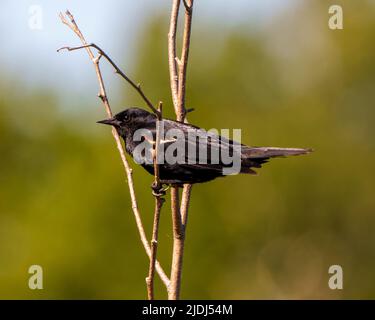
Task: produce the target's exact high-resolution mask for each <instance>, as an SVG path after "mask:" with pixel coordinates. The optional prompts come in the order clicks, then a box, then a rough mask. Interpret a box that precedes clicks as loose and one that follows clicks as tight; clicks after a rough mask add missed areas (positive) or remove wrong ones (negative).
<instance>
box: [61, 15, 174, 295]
mask: <svg viewBox="0 0 375 320" xmlns="http://www.w3.org/2000/svg"><path fill="white" fill-rule="evenodd" d="M66 16H67V17H68V19H69V21H68V20H67V19H66V18H65V16H64V15H63V14H62V13H60V19H61V21H62V23H64V24H66V25H67V26H68V27H69V28H70V29H71V30H72V31H73V32H74V33H75V34H76V35H77V36H78V37H79V38H80V40H81V42H82V44H83V47H85V49H86V51H87V53H88V55H89V57H90V59H91V61H92V62H93V64H94V66H95V72H96V75H97V77H98V81H99V89H100V91H99V95H98V96H99V97H100V99H101V100H102V102H103V104H104V107H105V110H106V112H107V115H108V117H112V110H111V107H110V104H109V102H108V97H107V93H106V90H105V86H104V81H103V77H102V73H101V70H100V67H99V60H100V57H101V56H102V55H103V51H102V50H100V52H99V56H98V57H96V58H95V57H94V54H93V53H92V51H91V49H90V45H87V42H86V40H85V38H84V36H83V34H82V33H81V31H80V29H79V28H78V25H77V24H76V22H75V20H74V17H73V15H72V14H71V13H70V12H69V11H67V12H66ZM112 135H113V137H114V139H115V141H116V146H117V149H118V150H119V153H120V156H121V160H122V163H123V165H124V168H125V172H126V176H127V180H128V186H129V192H130V199H131V204H132V210H133V213H134V217H135V221H136V225H137V228H138V232H139V235H140V238H141V242H142V244H143V246H144V249H145V251H146V253H147V255H148V256H149V258H151V248H150V245H149V243H148V240H147V237H146V233H145V230H144V227H143V223H142V219H141V215H140V213H139V210H138V204H137V199H136V196H135V190H134V182H133V176H132V169H131V168H130V165H129V163H128V161H127V159H126V156H125V152H124V148H123V146H122V144H121V139H120V137H119V135H118V133H117V131H116V130H115V129H112ZM155 268H156V271H157V272H158V274H159V276H160V279H161V280H162V281H163V283H164V284H165V286H166V287H167V288H168V287H169V283H170V280H169V279H168V276H167V275H166V274H165V272H164V270H163V268H162V267H161V265H160V263H159V262H158V261H156V263H155Z"/></svg>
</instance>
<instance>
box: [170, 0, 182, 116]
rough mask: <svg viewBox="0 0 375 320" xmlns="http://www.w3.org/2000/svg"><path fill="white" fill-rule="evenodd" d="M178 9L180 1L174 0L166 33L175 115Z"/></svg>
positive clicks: (176, 103)
mask: <svg viewBox="0 0 375 320" xmlns="http://www.w3.org/2000/svg"><path fill="white" fill-rule="evenodd" d="M179 9H180V0H174V1H173V4H172V12H171V20H170V26H169V32H168V57H169V59H168V61H169V77H170V81H171V91H172V100H173V106H174V110H175V112H176V114H178V73H177V60H176V58H177V54H176V33H177V21H178V12H179Z"/></svg>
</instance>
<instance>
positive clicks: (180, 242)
mask: <svg viewBox="0 0 375 320" xmlns="http://www.w3.org/2000/svg"><path fill="white" fill-rule="evenodd" d="M179 202H180V201H179V187H178V186H173V187H172V188H171V209H172V226H173V255H172V268H171V278H170V281H171V282H170V287H169V290H168V299H169V300H178V299H179V297H180V289H181V271H182V260H183V255H184V241H185V230H184V228H182V222H181V212H180V205H179Z"/></svg>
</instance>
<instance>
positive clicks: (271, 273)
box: [0, 1, 375, 299]
mask: <svg viewBox="0 0 375 320" xmlns="http://www.w3.org/2000/svg"><path fill="white" fill-rule="evenodd" d="M197 2H198V1H197ZM336 2H337V1H336ZM338 4H342V5H343V7H344V30H336V31H333V30H330V29H329V28H328V26H327V21H328V17H329V16H328V4H327V2H325V1H302V2H300V3H299V5H297V6H295V7H293V8H292V9H291V10H287V11H285V12H283V13H282V14H280V15H279V16H277V17H275V18H274V21H272V23H270V24H269V25H268V26H267V27H265V28H262V27H259V28H256V29H254V30H253V29H252V28H253V27H252V26H251V25H250V24H247V23H243V22H241V23H239V24H238V25H236V26H235V27H233V28H231V29H230V30H229V31H228V30H227V29H226V27H225V26H224V25H221V24H219V23H217V24H215V23H207V24H205V23H203V22H202V19H200V20H199V21H200V22H199V23H196V24H194V26H193V34H192V44H191V56H190V61H189V69H188V86H187V106H188V107H189V108H190V107H194V108H195V111H194V112H193V113H191V114H189V121H190V122H191V123H194V124H196V125H199V126H201V127H204V128H207V129H210V128H219V129H220V128H241V129H242V140H243V142H244V143H246V144H250V145H258V146H283V147H312V148H314V150H315V152H314V153H313V154H311V155H309V156H304V157H295V158H290V159H277V160H273V161H271V163H269V164H267V165H265V166H264V167H263V168H262V169H260V170H258V172H259V176H255V177H254V176H248V175H244V176H236V177H227V178H225V179H217V180H216V181H214V182H211V183H207V184H202V185H196V186H194V188H193V194H192V201H191V210H190V215H189V223H188V228H187V238H186V250H185V257H184V270H183V283H182V294H181V295H182V298H186V299H189V298H190V299H201V298H202V299H259V298H267V299H275V298H276V299H280V298H286V299H290V298H293V299H294V298H297V299H299V298H308V299H312V298H314V299H315V298H322V299H331V298H354V299H358V298H374V297H375V274H374V270H375V242H374V231H375V214H374V213H375V212H374V211H375V210H374V209H375V197H374V190H375V183H374V173H375V171H374V162H375V145H374V118H375V117H374V116H375V113H374V101H375V42H374V34H375V19H374V17H375V15H374V14H375V12H374V11H375V7H374V5H373V3H371V2H370V1H340V3H338ZM128 14H130V13H128ZM168 14H169V13H168V12H166V13H165V15H162V16H154V17H153V18H152V19H151V20H150V21H149V22H148V24H147V25H146V26H145V27H144V31H143V32H142V33H141V35H140V38H139V39H138V42H137V47H136V48H135V55H136V57H137V58H136V64H135V65H133V66H132V67H131V70H132V72H131V74H130V75H131V76H132V77H133V78H134V79H137V81H138V80H139V81H140V82H142V84H143V88H144V90H145V91H146V92H147V94H148V96H149V97H151V99H152V100H153V101H155V102H157V101H158V100H162V101H163V102H164V110H165V114H166V116H168V117H174V115H173V110H172V109H173V108H172V104H171V97H170V89H169V73H168V63H167V45H166V39H167V38H166V35H167V31H168V20H169V16H168ZM195 14H196V15H199V11H198V9H197V10H196V12H195ZM77 20H78V21H79V17H77ZM56 23H59V21H58V20H57V19H56ZM83 24H84V22H83V21H82V22H81V26H82V27H83V26H84V25H83ZM69 32H70V31H69V30H66V33H67V34H68V33H69ZM69 39H70V38H69ZM92 40H93V41H98V42H100V39H92ZM119 45H120V46H122V45H123V46H126V44H119ZM54 54H56V53H55V52H54V51H51V55H54ZM73 54H74V55H84V54H85V53H84V52H79V53H77V52H76V53H63V55H70V58H71V59H74V58H73ZM65 58H66V57H65ZM113 58H114V60H115V61H118V62H119V64H120V65H122V66H124V65H123V63H122V61H121V55H120V56H113ZM86 62H87V65H85V66H82V68H84V67H85V68H86V67H87V68H92V66H91V65H90V62H89V60H88V59H87V61H86ZM36 63H40V64H41V62H36ZM41 67H43V66H42V64H41ZM124 67H125V68H126V67H127V66H124ZM107 71H108V70H107V69H105V78H106V79H108V78H111V77H116V76H115V75H113V74H112V73H111V72H109V71H108V72H107ZM70 72H72V70H67V71H66V73H64V74H60V75H57V76H59V77H62V78H66V81H71V80H69V73H70ZM73 72H78V73H79V72H80V70H74V71H73ZM92 77H95V75H94V71H93V70H92ZM118 81H121V80H118ZM122 88H123V89H122V92H121V96H120V97H118V99H120V101H121V105H113V106H112V107H113V109H114V111H115V112H118V111H120V110H122V109H123V108H124V107H125V106H126V107H128V106H134V105H137V106H141V107H144V103H143V101H142V100H140V98H139V97H138V96H137V95H136V94H135V93H134V92H132V90H131V89H129V87H128V85H127V84H126V83H124V84H123V87H122ZM96 93H97V88H96V87H95V86H92V90H88V91H87V92H81V93H80V97H81V99H80V98H77V97H75V98H74V101H75V106H76V107H74V108H71V110H68V111H66V110H62V109H61V107H60V106H59V103H58V99H57V97H56V94H55V92H54V91H53V90H51V89H49V88H47V87H46V88H45V89H43V88H39V89H32V90H27V89H26V88H25V87H24V84H23V83H22V73H21V74H19V75H18V76H10V75H7V74H4V73H2V74H1V76H0V155H1V157H0V298H4V299H10V298H11V299H13V298H21V299H49V298H53V299H78V298H86V299H99V298H100V299H144V298H146V290H145V281H144V279H145V277H146V275H147V271H148V259H147V257H146V255H145V252H144V250H143V248H142V246H141V243H140V240H139V236H138V234H137V230H136V226H135V222H134V218H133V215H132V211H131V206H130V199H129V195H128V189H127V184H126V180H125V174H124V172H123V168H122V164H121V161H120V158H119V155H118V152H117V150H116V147H115V144H114V141H113V139H112V137H111V134H110V130H109V128H106V127H103V126H99V125H97V124H96V123H95V121H96V120H99V119H102V118H104V117H105V114H104V111H103V110H102V105H101V103H100V101H99V99H98V100H95V94H96ZM87 97H93V98H92V100H90V101H92V102H93V103H91V104H88V103H87ZM110 98H111V96H110ZM85 99H86V100H85ZM72 100H73V99H72ZM131 164H132V166H133V167H134V180H135V188H136V192H137V196H138V201H139V207H140V211H141V214H142V217H143V219H144V224H145V227H146V229H147V234H148V235H149V236H150V235H151V223H152V215H153V204H154V200H153V198H152V196H151V193H150V188H149V186H150V184H151V182H152V176H150V175H148V174H147V173H146V172H144V171H143V169H142V168H138V167H136V166H135V164H134V163H133V162H132V161H131ZM170 220H171V217H170V210H169V206H168V205H165V207H164V209H163V212H162V217H161V230H160V241H159V258H160V261H161V263H162V264H163V266H164V267H165V270H166V271H167V272H168V271H169V269H170V261H171V259H170V256H171V245H172V231H171V221H170ZM33 264H38V265H41V266H42V267H43V270H44V289H43V290H35V291H32V290H30V289H29V288H28V285H27V283H28V278H29V276H30V275H29V274H28V272H27V270H28V268H29V266H30V265H33ZM334 264H338V265H341V266H342V267H343V270H344V289H343V290H335V291H332V290H330V289H329V287H328V279H329V276H330V275H329V274H328V268H329V266H331V265H334ZM156 296H157V297H158V298H166V294H165V290H164V288H163V287H162V285H161V283H160V281H159V279H158V280H157V291H156Z"/></svg>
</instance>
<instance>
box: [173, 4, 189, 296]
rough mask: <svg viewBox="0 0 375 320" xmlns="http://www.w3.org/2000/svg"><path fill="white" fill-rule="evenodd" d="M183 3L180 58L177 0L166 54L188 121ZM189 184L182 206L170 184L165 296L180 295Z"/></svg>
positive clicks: (179, 110)
mask: <svg viewBox="0 0 375 320" xmlns="http://www.w3.org/2000/svg"><path fill="white" fill-rule="evenodd" d="M183 3H184V6H185V23H184V33H183V44H182V53H181V58H178V57H177V54H176V33H177V22H178V11H179V7H180V0H174V1H173V4H172V13H171V20H170V28H169V34H168V57H169V72H170V81H171V91H172V98H173V104H174V109H175V112H176V117H177V120H179V121H185V122H187V119H186V114H187V110H186V107H185V92H186V72H187V63H188V58H189V47H190V34H191V23H192V14H193V0H183ZM177 67H178V68H177ZM176 86H177V88H176ZM191 188H192V185H189V184H186V185H184V189H183V192H182V201H181V208H180V206H179V199H178V188H177V187H173V188H172V189H171V201H172V223H173V235H174V238H173V257H172V268H171V277H170V281H171V282H170V287H169V290H168V298H169V299H172V300H175V299H179V297H180V288H181V273H182V260H183V252H184V244H185V230H186V223H187V216H188V208H189V203H190V195H191Z"/></svg>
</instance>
